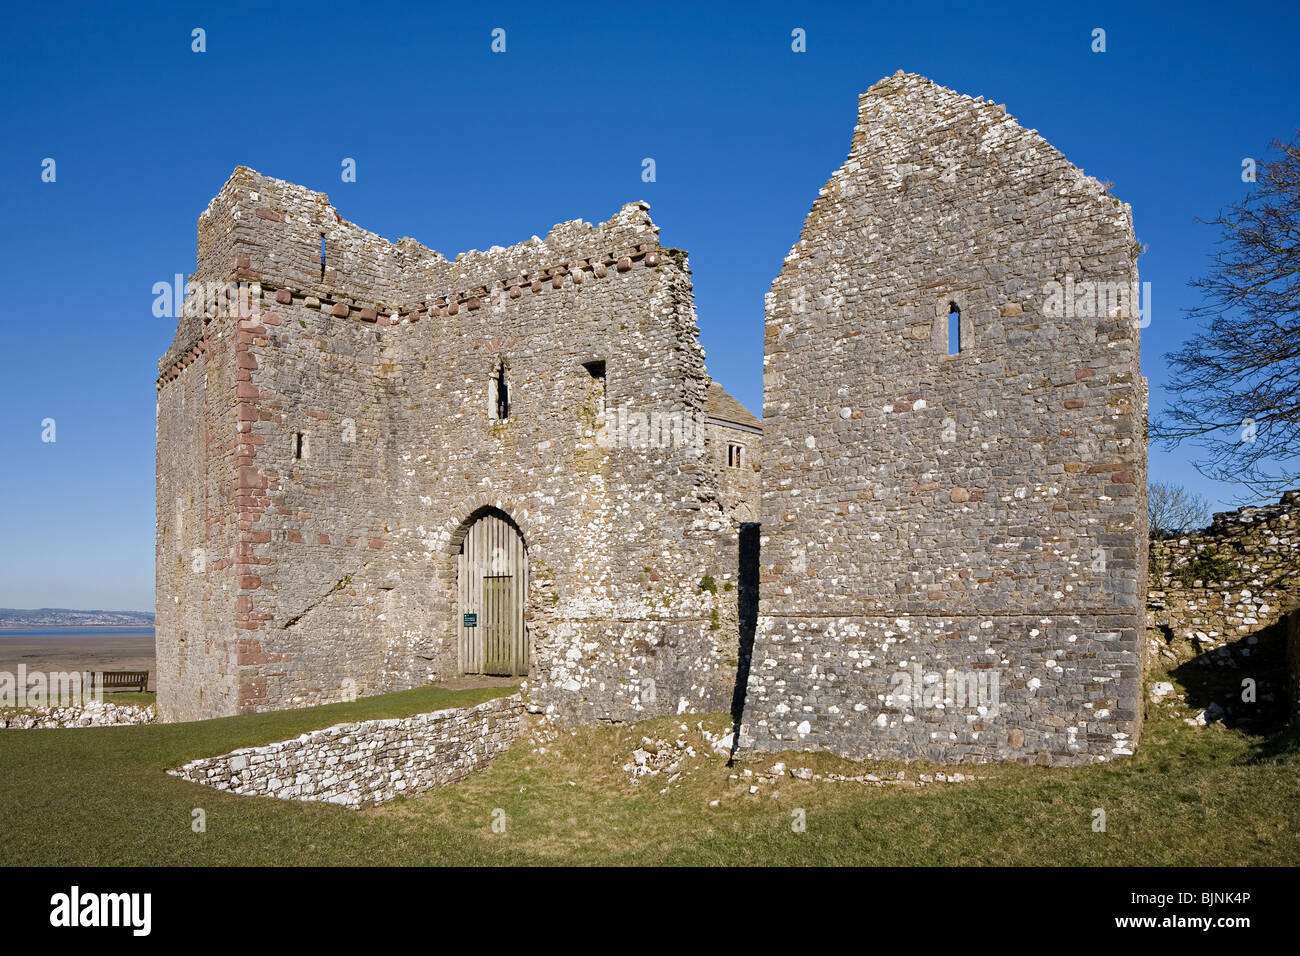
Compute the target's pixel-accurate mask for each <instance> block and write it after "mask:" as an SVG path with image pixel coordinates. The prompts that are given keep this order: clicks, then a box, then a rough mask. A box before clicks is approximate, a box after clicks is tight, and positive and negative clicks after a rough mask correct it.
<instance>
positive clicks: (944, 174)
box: [742, 72, 1146, 763]
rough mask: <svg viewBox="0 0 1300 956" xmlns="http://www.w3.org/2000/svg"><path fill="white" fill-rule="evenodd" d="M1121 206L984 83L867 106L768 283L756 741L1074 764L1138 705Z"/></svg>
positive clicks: (749, 712) (1131, 721)
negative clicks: (987, 95) (973, 89)
mask: <svg viewBox="0 0 1300 956" xmlns="http://www.w3.org/2000/svg"><path fill="white" fill-rule="evenodd" d="M1136 258H1137V244H1136V242H1135V240H1134V233H1133V224H1132V218H1131V211H1130V209H1129V207H1128V206H1127V205H1125V204H1123V203H1121V202H1120V201H1119V200H1117V199H1115V198H1114V197H1112V196H1111V195H1109V193H1108V192H1107V189H1106V187H1104V186H1103V185H1101V184H1100V183H1098V182H1097V181H1096V180H1094V179H1091V178H1089V177H1088V176H1085V175H1084V174H1083V173H1082V172H1081V171H1080V170H1078V169H1076V168H1075V167H1074V166H1072V165H1071V164H1070V163H1069V162H1068V161H1067V160H1066V159H1065V158H1064V157H1063V156H1061V154H1060V153H1058V152H1057V151H1056V150H1055V149H1053V148H1052V147H1051V146H1050V145H1049V144H1048V143H1046V142H1045V141H1044V140H1043V139H1042V138H1041V137H1040V136H1038V135H1037V134H1036V133H1035V132H1033V131H1030V130H1025V129H1022V128H1021V127H1020V126H1018V125H1017V124H1016V122H1015V121H1014V120H1013V119H1012V118H1011V117H1010V116H1008V115H1007V113H1006V111H1005V109H1004V108H1003V107H1001V106H996V105H994V104H993V103H988V102H983V101H982V100H979V99H972V98H970V97H967V96H962V95H959V94H957V93H955V92H953V91H951V90H948V89H945V88H943V87H940V86H938V85H936V84H934V83H931V82H930V81H928V80H926V79H925V78H923V77H920V76H914V75H907V74H903V73H901V72H900V73H898V74H896V75H895V76H893V77H891V78H888V79H885V80H882V81H881V82H879V83H877V84H876V85H875V86H873V87H872V88H871V89H870V90H869V91H868V92H867V93H866V94H864V95H863V96H862V97H861V99H860V102H859V113H858V124H857V129H856V130H855V132H854V136H853V143H852V146H851V149H850V152H849V156H848V159H847V160H846V161H845V162H844V164H843V165H842V166H841V167H840V168H839V170H838V171H836V173H835V174H834V175H833V176H832V177H831V179H830V181H829V182H828V183H827V184H826V186H825V187H824V188H823V189H822V190H821V192H820V193H819V194H818V198H817V200H816V202H815V203H814V204H813V207H812V211H811V212H810V213H809V215H808V218H807V220H806V222H805V224H804V229H803V233H802V235H801V238H800V240H799V242H798V243H797V244H796V245H795V246H794V248H793V249H792V250H791V252H790V254H789V255H788V256H787V257H786V260H785V266H784V268H783V269H782V271H781V274H780V276H779V277H778V278H777V279H776V281H775V282H774V283H773V285H772V290H771V292H770V294H769V296H768V300H767V316H766V350H765V374H764V416H763V449H764V458H763V465H762V482H763V491H762V536H763V538H762V565H763V567H762V578H761V581H762V585H761V597H760V617H759V620H758V629H757V637H756V640H755V645H754V649H753V664H752V668H751V670H750V674H749V682H748V696H747V701H746V708H745V717H744V727H743V732H742V745H745V744H747V745H750V746H755V747H758V748H762V749H768V750H780V749H786V748H795V749H827V750H832V751H835V752H837V753H840V754H846V755H850V756H857V757H863V756H876V757H893V758H914V757H925V758H931V759H938V760H948V761H951V760H971V761H982V760H988V759H1005V758H1009V759H1020V760H1024V761H1037V762H1043V763H1047V762H1053V763H1075V762H1087V761H1091V760H1096V759H1104V758H1108V757H1110V756H1112V755H1115V754H1124V753H1128V752H1130V751H1131V750H1132V748H1133V746H1134V745H1135V743H1136V738H1137V733H1138V728H1139V725H1140V718H1141V713H1140V711H1141V688H1140V682H1141V672H1142V667H1141V653H1142V640H1141V635H1142V625H1143V617H1142V615H1143V606H1142V604H1143V602H1142V596H1143V594H1144V590H1145V588H1144V582H1143V578H1144V574H1145V568H1146V565H1145V551H1146V434H1145V428H1146V396H1145V385H1144V381H1143V379H1142V378H1141V372H1140V368H1139V364H1138V337H1139V333H1138V322H1137V321H1136V318H1135V317H1136V315H1137V309H1136V305H1137V303H1136V301H1135V298H1136V293H1137V267H1136Z"/></svg>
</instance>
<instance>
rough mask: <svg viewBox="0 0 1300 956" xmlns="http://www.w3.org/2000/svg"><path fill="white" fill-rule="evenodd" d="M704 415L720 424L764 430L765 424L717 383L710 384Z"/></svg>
mask: <svg viewBox="0 0 1300 956" xmlns="http://www.w3.org/2000/svg"><path fill="white" fill-rule="evenodd" d="M704 414H705V416H706V417H708V418H716V419H717V420H718V421H720V422H726V423H731V424H734V425H740V426H742V427H744V428H754V429H757V430H759V431H762V430H763V423H762V422H761V421H759V420H758V419H757V418H755V417H754V415H753V414H752V413H751V412H750V411H749V409H747V408H746V407H745V406H744V405H742V404H740V402H738V401H736V399H735V398H733V397H732V396H731V393H729V392H728V391H727V390H726V389H725V388H723V387H722V386H721V385H719V384H718V383H717V382H710V383H709V394H708V395H707V396H706V398H705V400H704Z"/></svg>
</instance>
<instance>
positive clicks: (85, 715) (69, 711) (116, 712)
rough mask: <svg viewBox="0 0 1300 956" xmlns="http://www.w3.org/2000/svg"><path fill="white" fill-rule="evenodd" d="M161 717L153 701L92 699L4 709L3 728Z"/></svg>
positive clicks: (0, 719)
mask: <svg viewBox="0 0 1300 956" xmlns="http://www.w3.org/2000/svg"><path fill="white" fill-rule="evenodd" d="M157 719H158V714H157V712H156V711H155V710H154V708H153V705H149V706H147V707H137V706H136V705H134V704H111V703H108V702H107V701H97V700H88V701H86V703H85V704H84V705H82V706H80V707H34V708H28V709H20V710H8V711H0V729H2V730H48V729H55V728H60V727H124V726H128V725H131V724H151V723H153V722H154V721H155V720H157Z"/></svg>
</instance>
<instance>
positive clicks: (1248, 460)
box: [1151, 130, 1300, 496]
mask: <svg viewBox="0 0 1300 956" xmlns="http://www.w3.org/2000/svg"><path fill="white" fill-rule="evenodd" d="M1270 146H1271V148H1272V149H1274V150H1277V151H1278V155H1277V156H1276V157H1275V158H1272V159H1270V160H1267V161H1261V162H1260V163H1259V165H1258V168H1257V180H1256V182H1255V183H1253V184H1252V185H1251V186H1250V192H1249V193H1248V194H1247V196H1246V198H1245V199H1244V200H1242V201H1241V202H1240V203H1238V204H1236V205H1234V206H1231V207H1229V208H1228V209H1227V210H1224V211H1222V212H1220V213H1219V215H1218V216H1217V217H1216V218H1215V219H1213V220H1212V221H1211V222H1212V224H1213V225H1216V226H1218V227H1219V228H1220V230H1221V231H1222V236H1221V238H1220V240H1219V243H1218V249H1217V251H1216V252H1215V253H1214V254H1213V255H1212V256H1211V263H1212V265H1211V267H1210V269H1209V272H1208V274H1206V275H1205V276H1203V277H1202V278H1199V279H1196V280H1194V281H1193V282H1192V283H1191V285H1192V287H1193V288H1196V289H1199V290H1200V291H1201V293H1202V294H1203V297H1204V298H1203V301H1202V303H1201V304H1200V305H1198V306H1196V307H1195V308H1193V309H1190V310H1188V317H1189V318H1191V319H1193V320H1202V321H1206V322H1208V324H1207V325H1205V326H1203V327H1202V330H1201V332H1200V333H1199V334H1198V335H1196V336H1195V337H1194V338H1192V339H1190V340H1188V341H1187V342H1186V343H1184V345H1183V346H1182V348H1180V349H1178V350H1177V351H1175V352H1171V353H1169V354H1168V355H1167V356H1166V359H1167V360H1168V362H1169V365H1170V369H1171V372H1172V375H1171V376H1170V378H1171V382H1172V384H1170V385H1169V386H1168V388H1169V391H1170V392H1172V393H1173V401H1171V402H1170V403H1169V406H1168V408H1167V410H1166V411H1165V412H1164V413H1163V414H1162V415H1161V416H1160V419H1159V420H1158V421H1157V422H1155V423H1153V424H1152V428H1151V432H1152V437H1153V438H1155V439H1157V440H1158V441H1161V442H1162V443H1163V444H1165V445H1166V446H1168V447H1172V446H1173V445H1176V444H1178V443H1179V442H1182V441H1191V442H1192V443H1193V444H1195V445H1197V446H1199V447H1200V448H1202V449H1204V453H1205V454H1204V457H1202V458H1201V459H1200V460H1198V461H1197V462H1196V467H1197V469H1198V470H1199V471H1200V472H1201V473H1202V474H1204V475H1207V476H1209V477H1211V478H1216V479H1219V480H1226V481H1236V482H1240V483H1242V484H1244V485H1245V486H1246V487H1248V488H1250V489H1251V490H1252V491H1253V492H1254V493H1255V494H1256V495H1261V496H1262V495H1264V494H1276V493H1277V492H1278V491H1280V490H1282V489H1285V488H1289V487H1292V486H1294V485H1295V484H1296V482H1297V479H1298V478H1300V130H1297V135H1296V138H1295V139H1293V140H1292V141H1291V142H1290V143H1283V142H1282V141H1280V140H1275V141H1274V142H1273V143H1271V144H1270Z"/></svg>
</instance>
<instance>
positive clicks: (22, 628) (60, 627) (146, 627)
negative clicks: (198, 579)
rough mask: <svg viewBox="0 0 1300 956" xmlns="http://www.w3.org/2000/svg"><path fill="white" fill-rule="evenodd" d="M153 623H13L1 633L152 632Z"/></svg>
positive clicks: (3, 628) (0, 632) (3, 627)
mask: <svg viewBox="0 0 1300 956" xmlns="http://www.w3.org/2000/svg"><path fill="white" fill-rule="evenodd" d="M155 630H156V628H155V627H154V626H153V625H152V624H13V625H9V624H6V625H0V634H30V635H33V636H35V635H39V634H77V633H79V632H82V631H87V632H92V633H95V634H99V633H116V634H152V633H153V632H154V631H155Z"/></svg>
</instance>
